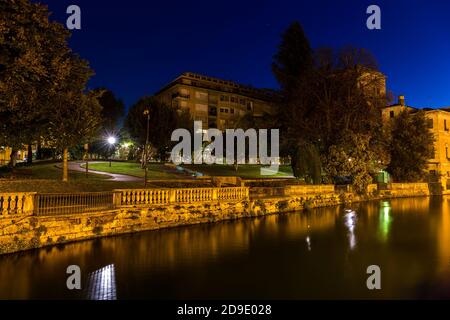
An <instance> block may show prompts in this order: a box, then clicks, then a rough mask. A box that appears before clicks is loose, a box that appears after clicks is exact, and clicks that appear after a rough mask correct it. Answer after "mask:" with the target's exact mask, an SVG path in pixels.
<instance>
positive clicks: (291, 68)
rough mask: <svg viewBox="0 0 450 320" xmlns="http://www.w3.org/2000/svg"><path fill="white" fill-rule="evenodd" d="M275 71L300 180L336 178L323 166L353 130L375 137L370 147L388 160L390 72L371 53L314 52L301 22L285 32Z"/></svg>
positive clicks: (286, 146)
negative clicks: (385, 117)
mask: <svg viewBox="0 0 450 320" xmlns="http://www.w3.org/2000/svg"><path fill="white" fill-rule="evenodd" d="M273 70H274V74H275V76H276V77H277V79H278V81H279V83H280V86H281V94H282V96H283V99H282V101H281V103H280V104H279V107H278V119H279V125H280V127H281V128H282V130H281V144H282V150H284V153H286V154H287V155H289V156H290V157H291V166H292V169H293V172H294V175H295V176H296V177H297V178H305V180H307V181H310V182H314V181H316V183H320V181H321V180H322V179H318V178H317V177H316V179H312V178H311V177H312V173H314V176H316V174H317V173H318V172H323V173H325V174H326V175H327V176H328V179H332V178H333V175H332V173H331V172H329V171H327V170H323V169H322V168H324V169H326V168H327V167H330V164H329V163H328V161H329V159H331V158H332V157H331V158H330V157H329V152H330V151H332V150H333V149H332V148H331V147H332V146H340V145H341V143H342V141H344V140H345V138H346V134H348V133H349V132H351V133H352V134H357V135H362V136H367V137H369V138H368V139H369V141H368V144H367V146H368V148H370V150H371V151H374V150H377V152H374V154H376V155H377V157H379V160H377V161H380V162H382V163H384V162H385V159H386V158H387V157H386V153H387V152H386V150H385V148H384V147H385V145H384V144H383V139H382V130H381V128H382V121H381V113H380V111H379V110H380V108H381V107H383V106H385V105H386V95H385V94H384V76H383V75H382V74H381V73H380V72H378V71H377V65H376V63H375V59H374V58H373V56H372V55H371V54H370V53H369V52H368V51H366V50H364V49H358V48H352V47H346V48H344V49H342V50H340V51H335V50H332V49H330V48H322V49H318V50H311V49H310V47H309V43H308V40H307V39H306V37H305V35H304V33H303V31H302V29H301V27H299V25H298V24H297V23H295V24H293V25H292V26H291V27H290V28H289V29H288V31H286V33H285V34H284V35H283V38H282V41H281V45H280V47H279V52H278V53H277V55H275V57H274V68H273ZM350 145H352V144H350ZM353 146H355V144H353ZM318 158H320V159H321V161H318ZM354 181H355V180H354Z"/></svg>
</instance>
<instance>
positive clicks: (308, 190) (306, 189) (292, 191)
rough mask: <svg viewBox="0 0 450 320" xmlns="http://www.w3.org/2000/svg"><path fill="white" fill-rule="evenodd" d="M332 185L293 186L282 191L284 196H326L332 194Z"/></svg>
mask: <svg viewBox="0 0 450 320" xmlns="http://www.w3.org/2000/svg"><path fill="white" fill-rule="evenodd" d="M334 192H335V190H334V185H332V184H330V185H328V184H322V185H295V186H287V187H286V188H285V190H284V193H285V195H287V196H290V195H293V196H294V195H305V194H328V193H334Z"/></svg>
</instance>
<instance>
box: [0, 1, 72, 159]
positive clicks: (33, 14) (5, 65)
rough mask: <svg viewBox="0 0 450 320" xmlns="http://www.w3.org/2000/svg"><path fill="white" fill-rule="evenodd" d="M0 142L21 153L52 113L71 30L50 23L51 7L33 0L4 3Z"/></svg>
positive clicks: (0, 26) (0, 25) (1, 9)
mask: <svg viewBox="0 0 450 320" xmlns="http://www.w3.org/2000/svg"><path fill="white" fill-rule="evenodd" d="M0 12H1V13H2V14H1V15H0V127H1V128H2V130H1V131H2V134H1V136H0V143H2V144H5V145H8V146H10V147H12V149H13V152H12V153H11V165H12V166H14V164H15V157H16V154H17V150H18V149H21V148H22V147H23V145H24V144H31V143H32V142H33V141H34V140H36V139H37V138H38V136H39V135H40V133H41V132H42V131H43V130H45V125H46V116H47V111H46V110H45V108H42V105H47V104H49V95H50V93H51V91H52V90H53V87H54V81H55V80H56V79H55V77H56V75H57V73H55V72H54V70H55V68H59V67H60V66H61V63H62V62H61V57H62V56H63V55H64V54H68V52H69V50H68V48H67V46H66V39H67V37H68V36H69V32H68V31H67V30H66V29H65V28H64V27H63V26H62V25H61V24H58V23H55V22H50V21H49V20H48V16H49V12H48V10H47V7H45V6H43V5H41V4H36V3H31V2H29V1H28V0H11V1H1V2H0Z"/></svg>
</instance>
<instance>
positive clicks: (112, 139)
mask: <svg viewBox="0 0 450 320" xmlns="http://www.w3.org/2000/svg"><path fill="white" fill-rule="evenodd" d="M116 142H117V139H116V138H115V137H112V136H111V137H108V143H109V146H110V148H111V149H112V148H113V147H114V144H115V143H116ZM109 166H110V167H111V155H110V156H109Z"/></svg>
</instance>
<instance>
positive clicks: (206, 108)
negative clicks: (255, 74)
mask: <svg viewBox="0 0 450 320" xmlns="http://www.w3.org/2000/svg"><path fill="white" fill-rule="evenodd" d="M155 96H156V97H157V98H158V99H159V100H160V101H161V102H163V103H165V104H167V105H169V106H172V107H173V108H175V109H177V110H182V109H188V110H189V112H190V114H191V115H192V118H193V119H194V120H196V121H202V124H203V128H204V129H208V128H218V129H220V130H224V129H231V128H235V126H236V125H237V123H238V121H239V119H240V118H241V117H243V116H245V115H246V114H251V115H252V116H254V117H261V116H263V115H264V114H265V113H267V114H271V113H272V107H271V101H273V99H274V98H275V93H274V91H272V90H266V89H256V88H253V87H251V86H245V85H241V84H238V83H235V82H233V81H227V80H223V79H218V78H212V77H209V76H205V75H200V74H196V73H191V72H186V73H183V74H181V75H180V76H179V77H177V78H176V79H175V80H173V81H172V82H170V83H169V84H167V85H166V86H165V87H164V88H162V89H161V90H160V91H158V92H157V93H156V94H155Z"/></svg>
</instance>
